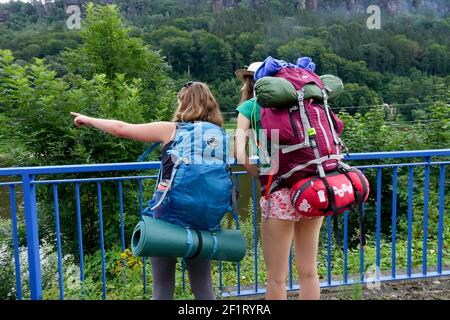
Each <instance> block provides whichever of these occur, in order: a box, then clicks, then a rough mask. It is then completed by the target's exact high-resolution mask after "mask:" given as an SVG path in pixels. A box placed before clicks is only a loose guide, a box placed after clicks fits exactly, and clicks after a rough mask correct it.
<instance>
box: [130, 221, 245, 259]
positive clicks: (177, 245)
mask: <svg viewBox="0 0 450 320" xmlns="http://www.w3.org/2000/svg"><path fill="white" fill-rule="evenodd" d="M131 250H132V252H133V254H134V255H135V256H138V257H174V258H175V257H184V258H195V257H201V258H204V259H208V260H223V261H231V262H240V261H241V260H242V259H244V257H245V253H246V241H245V238H244V236H243V235H242V233H241V232H240V231H239V230H221V231H214V232H210V231H197V230H193V229H186V228H184V227H182V226H179V225H176V224H171V223H168V222H166V221H163V220H159V219H154V218H152V217H149V216H144V217H143V220H142V221H141V222H139V223H138V225H137V226H136V227H135V228H134V232H133V236H132V238H131Z"/></svg>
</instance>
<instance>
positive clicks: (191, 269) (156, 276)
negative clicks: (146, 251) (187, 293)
mask: <svg viewBox="0 0 450 320" xmlns="http://www.w3.org/2000/svg"><path fill="white" fill-rule="evenodd" d="M185 263H186V264H185V265H186V267H187V270H188V274H189V280H190V283H191V288H192V291H193V293H194V296H195V299H197V300H215V299H216V298H215V295H214V291H213V287H212V279H211V261H209V260H205V259H198V258H196V259H192V260H190V259H186V260H185ZM150 264H151V266H152V275H153V298H152V299H153V300H172V299H173V294H174V291H175V266H176V264H177V259H176V258H160V257H150Z"/></svg>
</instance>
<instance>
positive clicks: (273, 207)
mask: <svg viewBox="0 0 450 320" xmlns="http://www.w3.org/2000/svg"><path fill="white" fill-rule="evenodd" d="M259 204H260V206H261V212H262V216H263V217H264V218H266V219H269V218H270V219H277V220H288V221H294V222H298V221H300V220H301V219H316V218H317V217H308V216H304V215H302V214H300V213H299V212H298V211H297V210H296V209H295V208H294V206H293V205H292V203H291V197H290V189H289V188H283V189H280V190H278V191H275V192H273V193H272V194H271V195H270V210H268V207H267V200H266V198H265V197H261V200H260V202H259Z"/></svg>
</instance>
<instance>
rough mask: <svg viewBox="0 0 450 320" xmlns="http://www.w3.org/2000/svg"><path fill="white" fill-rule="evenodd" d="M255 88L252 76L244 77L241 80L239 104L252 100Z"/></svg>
mask: <svg viewBox="0 0 450 320" xmlns="http://www.w3.org/2000/svg"><path fill="white" fill-rule="evenodd" d="M254 88H255V80H253V76H244V78H243V79H242V89H241V91H242V95H241V103H244V102H245V101H247V100H249V99H251V98H253V91H254Z"/></svg>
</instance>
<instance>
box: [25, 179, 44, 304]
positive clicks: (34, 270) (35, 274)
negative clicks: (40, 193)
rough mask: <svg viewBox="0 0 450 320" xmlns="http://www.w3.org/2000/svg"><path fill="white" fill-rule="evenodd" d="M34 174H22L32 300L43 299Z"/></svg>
mask: <svg viewBox="0 0 450 320" xmlns="http://www.w3.org/2000/svg"><path fill="white" fill-rule="evenodd" d="M32 180H33V175H30V174H23V175H22V188H23V201H24V211H25V227H26V232H27V250H28V268H29V279H30V298H31V300H41V299H42V278H41V259H40V254H39V234H38V218H37V208H36V190H35V186H34V184H32V183H31V182H32Z"/></svg>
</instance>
